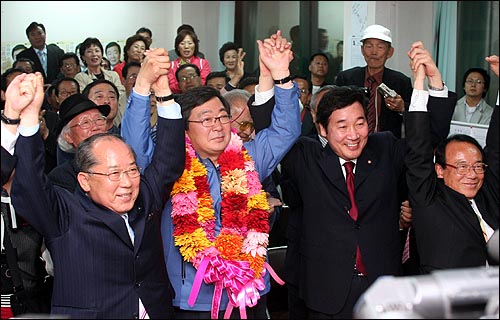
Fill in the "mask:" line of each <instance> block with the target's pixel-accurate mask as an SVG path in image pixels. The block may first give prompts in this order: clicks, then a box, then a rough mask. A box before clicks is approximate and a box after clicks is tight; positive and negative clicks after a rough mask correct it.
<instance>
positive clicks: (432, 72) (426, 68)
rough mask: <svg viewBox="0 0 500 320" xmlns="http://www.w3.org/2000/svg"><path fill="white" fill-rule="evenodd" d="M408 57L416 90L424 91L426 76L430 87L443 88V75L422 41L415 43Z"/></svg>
mask: <svg viewBox="0 0 500 320" xmlns="http://www.w3.org/2000/svg"><path fill="white" fill-rule="evenodd" d="M408 57H409V58H410V67H411V69H412V71H413V77H414V88H415V89H420V90H423V80H424V79H425V77H426V76H427V77H428V81H429V85H430V86H432V87H435V88H442V86H443V80H442V78H441V73H440V72H439V69H438V68H437V66H436V63H435V62H434V60H433V59H432V56H431V54H430V53H429V51H427V50H426V49H425V48H424V45H423V43H422V42H421V41H417V42H414V43H413V44H412V45H411V49H410V51H409V52H408ZM422 67H423V69H422ZM420 84H422V86H421V87H420Z"/></svg>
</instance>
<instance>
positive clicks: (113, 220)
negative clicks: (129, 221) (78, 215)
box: [77, 188, 134, 249]
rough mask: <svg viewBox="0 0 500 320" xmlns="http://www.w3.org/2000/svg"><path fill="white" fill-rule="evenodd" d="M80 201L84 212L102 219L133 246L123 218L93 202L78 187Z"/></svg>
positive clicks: (126, 242) (124, 240)
mask: <svg viewBox="0 0 500 320" xmlns="http://www.w3.org/2000/svg"><path fill="white" fill-rule="evenodd" d="M77 192H78V193H79V196H80V203H81V205H82V207H83V208H84V210H85V211H86V213H87V214H88V215H90V216H92V217H93V218H94V219H96V220H100V221H102V222H103V223H104V224H105V225H106V226H108V228H110V229H111V230H113V232H114V233H116V235H117V236H118V238H120V239H121V240H122V241H123V242H124V243H125V244H126V245H127V246H129V247H130V248H132V249H133V248H134V245H133V244H132V240H130V236H129V234H128V230H127V226H126V225H125V220H123V218H122V217H121V216H120V215H119V214H117V213H114V212H111V211H110V210H108V209H106V208H104V207H102V206H100V205H97V204H95V203H94V202H93V201H92V200H91V199H90V198H89V197H87V196H86V195H85V194H84V193H83V191H82V190H81V189H80V188H78V191H77Z"/></svg>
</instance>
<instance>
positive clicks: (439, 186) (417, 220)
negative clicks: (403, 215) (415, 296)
mask: <svg viewBox="0 0 500 320" xmlns="http://www.w3.org/2000/svg"><path fill="white" fill-rule="evenodd" d="M409 57H410V59H411V66H412V70H414V71H413V72H414V76H413V77H414V79H415V82H414V93H413V96H412V101H411V104H410V111H412V108H413V107H414V106H416V105H417V104H418V102H419V97H425V96H427V93H426V91H424V90H423V87H424V80H425V77H426V76H427V77H428V79H429V88H430V87H431V85H432V86H433V87H435V88H437V90H442V92H445V91H447V88H446V87H445V86H444V85H443V84H442V82H441V75H440V74H439V70H438V69H437V67H436V65H435V64H434V61H432V59H431V58H430V54H429V52H428V51H427V50H425V49H424V47H423V46H422V44H421V43H420V42H417V43H414V44H413V45H412V49H411V50H410V53H409ZM497 58H498V57H497ZM488 61H489V60H488ZM491 67H492V70H495V69H494V66H493V64H492V65H491ZM496 74H497V76H498V60H496ZM434 79H438V80H434ZM420 101H422V100H420ZM418 111H423V112H418ZM418 111H415V112H409V113H408V114H407V117H406V120H405V122H406V141H407V143H408V148H409V150H408V154H407V157H406V165H407V167H408V173H407V179H408V180H407V184H408V188H409V197H410V204H411V206H412V208H413V227H414V229H415V236H416V240H417V247H418V253H419V256H420V269H421V272H423V273H429V272H431V271H433V270H436V269H448V268H470V267H480V266H485V265H487V264H488V263H491V262H492V261H488V255H487V250H486V242H487V241H488V240H489V238H490V237H491V236H492V234H493V233H494V231H495V230H497V229H498V213H499V210H498V204H499V195H498V192H499V191H498V190H499V184H498V181H499V180H498V179H499V166H498V147H499V142H498V137H499V134H498V120H499V118H498V106H497V107H495V111H494V114H493V117H492V118H491V123H490V124H489V125H490V127H489V131H488V137H487V142H486V148H487V149H486V150H487V154H488V158H487V159H486V158H485V153H484V151H483V149H482V148H481V146H480V144H479V143H478V142H477V141H476V140H475V139H474V138H472V137H470V136H468V135H463V134H456V135H452V136H449V137H448V138H446V139H444V140H443V141H442V142H440V143H439V144H438V146H437V148H436V150H435V152H433V149H432V146H431V143H430V141H431V138H430V130H429V125H428V122H429V113H428V112H426V111H427V110H425V108H424V109H423V110H422V109H420V110H418ZM434 156H435V161H433V158H434ZM486 161H488V162H489V164H490V165H489V166H488V165H487V164H486V163H485V162H486Z"/></svg>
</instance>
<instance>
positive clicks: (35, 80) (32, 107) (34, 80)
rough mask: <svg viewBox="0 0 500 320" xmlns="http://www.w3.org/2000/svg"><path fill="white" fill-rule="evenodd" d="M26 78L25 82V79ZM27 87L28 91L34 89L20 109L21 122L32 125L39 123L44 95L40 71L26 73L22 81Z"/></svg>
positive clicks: (24, 124)
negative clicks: (24, 105) (26, 102)
mask: <svg viewBox="0 0 500 320" xmlns="http://www.w3.org/2000/svg"><path fill="white" fill-rule="evenodd" d="M26 80H28V82H27V83H25V81H26ZM23 83H25V84H26V85H27V87H29V89H28V90H29V91H30V92H31V90H34V95H33V99H32V100H31V101H30V102H29V103H28V105H27V106H26V107H25V108H24V109H23V110H22V111H21V124H22V125H23V126H34V125H36V124H39V116H40V110H41V109H42V104H43V99H44V97H45V88H44V86H43V76H42V74H41V73H40V72H36V73H30V74H28V75H26V79H25V80H24V81H23Z"/></svg>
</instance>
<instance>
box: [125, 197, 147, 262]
mask: <svg viewBox="0 0 500 320" xmlns="http://www.w3.org/2000/svg"><path fill="white" fill-rule="evenodd" d="M128 220H129V223H130V226H131V227H132V229H133V230H134V234H135V240H134V243H135V245H134V251H135V252H137V250H138V248H140V246H141V242H142V237H143V235H144V228H145V224H146V217H145V211H144V204H143V201H142V196H141V194H140V193H139V197H138V198H137V200H136V204H135V205H134V207H133V208H132V210H130V212H129V219H128Z"/></svg>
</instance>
